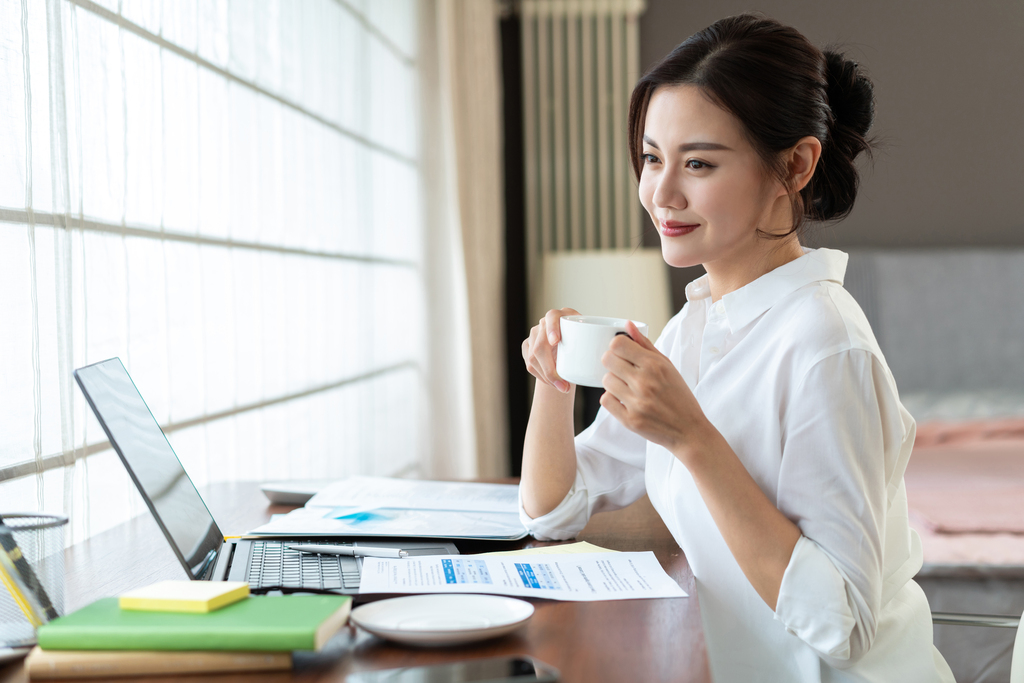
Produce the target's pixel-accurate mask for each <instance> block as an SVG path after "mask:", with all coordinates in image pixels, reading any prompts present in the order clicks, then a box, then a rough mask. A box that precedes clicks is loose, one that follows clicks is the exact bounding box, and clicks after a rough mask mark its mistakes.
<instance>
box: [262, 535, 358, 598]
mask: <svg viewBox="0 0 1024 683" xmlns="http://www.w3.org/2000/svg"><path fill="white" fill-rule="evenodd" d="M294 542H295V541H288V543H294ZM317 543H320V544H323V543H324V541H321V540H318V541H317ZM338 545H341V544H338ZM249 586H250V587H252V588H260V587H262V586H285V587H288V588H319V589H321V590H337V589H342V588H347V589H356V588H359V564H358V563H357V562H356V558H354V557H347V556H344V555H313V554H311V553H300V552H299V551H297V550H290V549H288V548H285V547H284V543H283V542H281V541H253V544H252V562H251V563H250V564H249Z"/></svg>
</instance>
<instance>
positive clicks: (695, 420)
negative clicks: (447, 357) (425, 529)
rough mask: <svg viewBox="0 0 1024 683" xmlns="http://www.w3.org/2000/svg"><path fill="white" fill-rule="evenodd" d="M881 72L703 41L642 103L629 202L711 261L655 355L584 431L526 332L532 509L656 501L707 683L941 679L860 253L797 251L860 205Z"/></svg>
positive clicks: (681, 249)
mask: <svg viewBox="0 0 1024 683" xmlns="http://www.w3.org/2000/svg"><path fill="white" fill-rule="evenodd" d="M872 116H873V96H872V88H871V83H870V82H869V81H868V80H867V78H865V77H864V76H863V75H862V73H861V72H860V70H859V68H858V66H857V64H855V63H853V62H850V61H848V60H846V59H845V58H843V57H842V56H841V55H839V54H836V53H833V52H824V53H823V52H821V51H819V50H818V49H817V48H815V47H814V46H813V45H811V44H810V43H809V42H808V41H807V39H806V38H804V37H803V36H802V35H801V34H800V33H799V32H797V31H796V30H794V29H792V28H789V27H787V26H784V25H782V24H779V23H778V22H775V21H773V20H769V19H765V18H761V17H757V16H752V15H743V16H738V17H731V18H728V19H723V20H721V21H719V22H716V23H715V24H713V25H712V26H710V27H708V28H707V29H705V30H703V31H701V32H699V33H697V34H695V35H694V36H692V37H690V38H689V39H688V40H686V41H685V42H684V43H682V44H681V45H679V47H677V48H676V49H675V50H674V51H673V52H672V53H671V54H669V55H668V56H667V57H666V58H665V59H664V60H663V61H662V62H661V63H660V64H658V65H657V66H655V67H654V68H653V69H651V71H650V72H648V73H647V75H645V76H644V77H643V78H641V79H640V82H639V83H638V84H637V86H636V88H635V89H634V91H633V96H632V101H631V103H630V112H629V128H630V151H631V152H632V161H633V168H634V172H635V173H636V175H637V178H638V180H639V183H640V199H641V202H642V204H643V205H644V208H645V209H646V210H647V212H648V213H649V214H650V216H651V219H652V220H653V222H654V224H655V225H656V226H657V227H658V230H659V233H660V236H661V243H662V253H663V255H664V258H665V260H666V262H668V264H669V265H671V266H675V267H688V266H693V265H696V264H698V263H699V264H703V266H704V268H705V270H706V271H707V274H706V275H705V276H703V277H701V278H699V279H698V280H696V281H694V282H692V283H690V284H689V285H688V286H687V288H686V297H687V304H686V305H685V306H684V307H683V309H682V311H680V312H679V313H678V314H677V315H676V316H675V317H674V318H673V319H672V320H671V321H670V322H669V324H668V325H667V326H666V328H665V331H664V332H663V333H662V335H661V337H660V338H659V340H658V342H657V343H656V344H653V343H651V342H650V340H648V339H646V338H644V337H643V336H642V335H641V334H640V333H639V332H638V331H637V330H636V328H635V327H633V326H632V325H630V326H629V332H630V337H625V336H618V337H616V338H615V341H613V342H612V343H611V345H610V346H609V349H608V351H607V352H606V353H605V355H604V358H603V363H604V365H605V368H606V369H607V374H606V375H605V377H604V381H603V384H604V388H605V393H604V394H603V396H602V397H601V406H602V410H601V411H600V412H599V414H598V417H597V419H596V420H595V422H594V423H593V424H592V425H591V426H590V427H589V428H588V429H587V430H586V431H584V432H583V433H582V434H580V435H579V436H578V437H576V439H575V441H574V439H573V434H572V403H573V387H572V386H571V385H569V384H568V383H567V382H565V381H564V380H562V379H561V378H559V377H558V375H557V373H556V372H555V346H556V344H557V343H558V338H559V327H558V318H559V317H560V316H562V315H569V314H572V313H575V311H572V310H571V309H561V310H556V311H550V312H548V314H547V315H546V316H545V318H544V319H543V320H541V321H540V323H539V324H538V325H537V326H536V327H535V328H533V330H532V331H531V333H530V337H529V339H527V340H526V341H525V342H524V343H523V356H524V359H525V361H526V365H527V368H528V369H529V371H530V372H531V373H532V374H533V375H534V376H535V377H536V378H537V380H538V382H537V389H536V395H535V398H534V403H533V409H532V413H531V415H530V423H529V427H528V430H527V435H526V443H525V447H524V456H523V475H522V485H521V488H520V498H521V506H522V517H523V521H524V523H525V524H526V526H527V527H528V528H529V529H530V530H531V531H532V532H533V534H534V535H535V536H538V537H540V538H570V537H572V536H574V535H575V534H576V533H577V532H578V531H579V530H580V529H582V528H583V526H584V525H585V524H586V522H587V519H588V518H589V516H590V515H591V514H593V513H595V512H599V511H602V510H608V509H615V508H619V507H623V506H625V505H628V504H630V503H632V502H633V501H634V500H636V499H637V498H639V497H641V496H642V495H643V494H644V493H648V494H649V495H650V498H651V502H652V503H653V505H654V507H655V509H657V511H658V513H659V514H660V515H661V517H662V518H663V519H664V521H665V523H666V525H667V526H668V528H669V530H670V531H671V532H672V534H673V536H674V537H675V539H676V540H677V541H678V542H679V545H680V547H682V549H683V551H684V552H685V553H686V557H687V559H688V560H689V563H690V566H691V568H692V569H693V573H694V577H695V579H696V585H697V590H698V592H699V596H700V606H701V613H702V618H703V622H704V628H705V636H706V639H707V647H708V654H709V658H710V661H711V667H712V673H713V674H714V677H715V679H716V680H718V681H754V680H764V681H868V680H872V681H876V680H893V681H896V680H899V681H952V680H953V677H952V674H951V672H950V670H949V667H948V666H947V665H946V663H945V661H944V660H943V659H942V657H941V656H940V655H939V653H938V652H937V651H936V650H935V648H934V646H933V645H932V627H931V617H930V610H929V608H928V602H927V600H926V598H925V596H924V593H923V592H922V591H921V589H920V587H918V586H917V584H916V583H914V581H913V576H914V575H915V574H916V573H917V571H918V569H920V567H921V563H922V555H921V548H920V541H919V539H918V538H917V536H916V534H914V533H913V532H912V531H911V530H910V528H909V526H908V524H907V504H906V492H905V488H904V484H903V472H904V470H905V468H906V465H907V461H908V459H909V457H910V452H911V448H912V446H913V442H914V432H915V425H914V421H913V418H911V416H910V415H909V414H908V413H907V412H906V410H904V408H903V406H902V405H901V404H900V402H899V396H898V394H897V390H896V385H895V382H894V381H893V378H892V375H891V373H890V372H889V369H888V367H887V366H886V363H885V359H884V357H883V356H882V353H881V351H880V350H879V348H878V344H877V342H876V341H875V338H874V335H873V334H872V332H871V329H870V327H869V325H868V323H867V320H866V319H865V317H864V314H863V313H862V311H861V310H860V308H859V307H858V306H857V304H856V302H855V301H854V300H853V299H852V298H851V297H850V296H849V294H847V292H846V291H845V290H844V289H843V288H842V280H843V274H844V271H845V268H846V261H847V257H846V255H845V254H843V253H842V252H838V251H833V250H828V249H818V250H810V249H805V248H803V247H802V246H801V244H800V241H799V235H800V229H801V227H802V225H803V222H804V221H805V220H806V219H810V220H814V221H827V220H834V219H838V218H842V217H844V216H846V215H847V214H848V213H849V212H850V210H851V209H852V207H853V202H854V199H855V197H856V193H857V183H858V175H857V170H856V167H855V166H854V160H855V158H856V157H857V156H858V155H859V154H860V153H861V152H863V151H865V150H866V149H867V147H868V143H867V141H866V139H865V135H866V133H867V131H868V129H869V127H870V125H871V120H872Z"/></svg>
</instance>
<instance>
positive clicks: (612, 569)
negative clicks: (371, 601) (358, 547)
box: [359, 552, 687, 601]
mask: <svg viewBox="0 0 1024 683" xmlns="http://www.w3.org/2000/svg"><path fill="white" fill-rule="evenodd" d="M359 592H360V593H494V594H497V595H512V596H516V597H529V598H547V599H549V600H573V601H596V600H633V599H636V598H685V597H687V595H686V592H685V591H684V590H683V589H682V588H680V587H679V584H677V583H676V582H675V581H673V580H672V578H671V577H670V576H669V575H668V574H666V573H665V570H664V569H662V567H661V564H660V563H659V562H658V559H657V558H656V557H655V556H654V553H652V552H642V553H615V552H604V553H568V554H564V555H558V554H534V555H463V556H455V557H449V556H444V555H427V556H416V557H407V558H404V559H401V560H392V559H383V558H379V557H367V558H364V559H363V573H362V577H361V579H360V584H359Z"/></svg>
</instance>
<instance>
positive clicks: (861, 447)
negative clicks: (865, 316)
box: [775, 349, 906, 668]
mask: <svg viewBox="0 0 1024 683" xmlns="http://www.w3.org/2000/svg"><path fill="white" fill-rule="evenodd" d="M896 406H898V400H897V397H896V390H895V384H894V383H893V381H892V378H891V376H890V375H889V373H888V371H887V370H886V368H885V366H884V365H883V364H882V363H881V362H879V360H878V359H877V358H876V357H875V356H874V355H873V354H872V353H871V352H869V351H866V350H862V349H850V350H845V351H841V352H838V353H833V354H831V355H826V356H825V357H824V358H822V359H821V360H818V361H817V362H815V363H814V364H813V365H812V366H811V367H810V369H809V371H808V372H807V374H806V375H805V377H804V379H803V381H802V383H801V384H800V386H799V388H798V389H797V391H795V392H794V393H793V394H792V399H791V403H790V405H789V406H788V407H787V410H786V414H785V417H784V420H783V424H784V427H785V429H784V437H783V456H782V465H781V469H780V474H779V487H778V501H777V503H778V507H779V509H780V510H781V511H782V512H783V513H784V514H785V515H786V516H787V517H789V518H790V519H791V520H793V521H794V522H795V523H796V524H797V526H799V528H800V531H801V533H802V534H803V536H802V538H801V539H800V540H799V542H798V543H797V545H796V547H795V548H794V550H793V554H792V556H791V558H790V561H789V565H788V566H787V568H786V571H785V573H784V576H783V578H782V585H781V587H780V590H779V598H778V602H777V603H776V611H775V618H776V619H778V620H779V621H781V622H782V623H783V625H785V627H786V629H787V630H788V631H789V632H790V633H792V634H794V635H796V636H797V637H799V638H800V639H801V640H803V641H804V642H806V643H807V644H808V645H810V646H811V647H812V648H814V649H815V650H817V651H818V653H819V654H820V655H821V656H822V657H823V658H824V659H825V660H826V661H827V662H828V663H829V664H831V665H832V666H835V667H838V668H845V667H848V666H850V665H852V664H853V663H855V662H856V661H857V660H859V659H860V658H861V657H862V656H863V655H864V653H866V652H867V651H868V650H869V649H870V647H871V644H872V642H873V641H874V637H875V632H876V628H877V622H878V614H879V612H880V610H881V601H882V589H883V548H884V545H885V516H886V511H887V508H888V500H887V494H886V491H887V483H888V482H889V481H890V480H891V479H892V477H894V476H895V475H896V469H897V467H898V465H899V463H900V460H901V457H902V456H901V453H902V452H903V442H904V441H905V438H906V432H905V429H904V425H903V422H902V420H901V419H900V411H899V409H898V408H897V407H896ZM903 466H905V461H904V462H903ZM899 475H900V476H902V471H900V472H899Z"/></svg>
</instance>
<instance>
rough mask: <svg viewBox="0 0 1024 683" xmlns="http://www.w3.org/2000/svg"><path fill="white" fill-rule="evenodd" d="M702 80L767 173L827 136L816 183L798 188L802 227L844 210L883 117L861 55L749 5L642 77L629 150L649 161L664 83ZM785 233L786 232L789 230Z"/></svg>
mask: <svg viewBox="0 0 1024 683" xmlns="http://www.w3.org/2000/svg"><path fill="white" fill-rule="evenodd" d="M673 85H695V86H697V87H699V88H700V89H701V91H702V92H703V93H704V95H705V96H706V97H707V98H708V99H709V100H710V101H712V102H713V103H715V104H716V105H718V106H719V107H721V108H722V109H724V110H726V111H728V112H730V113H731V114H733V115H734V116H736V118H738V119H739V120H740V122H741V123H742V124H743V127H744V130H745V133H746V135H747V139H748V140H749V141H750V143H751V144H752V145H753V147H754V149H755V151H756V152H757V154H758V156H759V157H760V158H761V160H762V162H763V163H764V165H765V169H766V170H767V172H768V173H770V174H772V175H774V176H775V177H776V178H778V179H779V180H781V181H783V182H786V179H787V176H788V169H787V168H786V167H785V163H784V161H783V159H782V152H784V151H785V150H788V149H790V148H792V147H793V146H794V145H796V143H797V142H798V141H799V140H800V139H801V138H803V137H805V136H808V135H810V136H813V137H816V138H818V140H820V141H821V158H820V159H819V161H818V166H817V169H816V170H815V172H814V175H813V176H812V178H811V180H810V182H809V183H807V185H806V186H805V187H804V188H803V189H802V190H801V191H800V192H799V194H797V193H792V192H791V193H790V197H791V201H792V203H793V216H794V225H793V228H792V230H790V231H789V232H788V233H785V234H787V235H788V234H792V233H793V232H795V231H797V230H798V229H799V228H800V227H801V226H802V225H803V221H804V220H805V219H810V220H814V221H828V220H838V219H841V218H845V217H846V216H847V215H848V214H849V213H850V211H851V210H852V209H853V202H854V200H855V199H856V197H857V186H858V183H859V175H858V173H857V168H856V166H855V165H854V160H855V159H856V157H857V155H858V154H860V153H861V152H863V151H866V150H869V148H870V142H869V141H868V140H867V139H866V137H865V135H866V134H867V132H868V129H869V128H870V127H871V121H872V119H873V118H874V96H873V94H872V86H871V81H869V80H868V79H867V77H865V76H864V74H863V73H862V72H861V70H860V68H859V67H858V65H857V64H856V63H855V62H851V61H849V60H847V59H846V58H845V57H843V55H841V54H839V53H837V52H834V51H829V50H826V51H824V52H823V51H821V50H819V49H818V48H816V47H815V46H814V45H812V44H811V43H810V42H809V41H808V40H807V38H805V37H804V36H803V34H801V33H800V32H799V31H797V30H796V29H794V28H791V27H789V26H786V25H784V24H781V23H779V22H777V21H775V20H774V19H768V18H765V17H761V16H758V15H755V14H742V15H739V16H735V17H728V18H726V19H721V20H719V21H716V22H715V23H714V24H712V25H711V26H708V27H707V28H706V29H704V30H703V31H699V32H698V33H695V34H693V35H692V36H690V37H689V38H687V39H686V40H685V41H683V42H682V43H680V44H679V46H678V47H676V48H675V49H674V50H673V51H672V52H671V53H670V54H669V55H668V56H667V57H665V58H664V59H663V60H661V62H659V63H658V64H656V65H655V66H653V67H652V68H651V69H650V70H649V71H648V72H647V73H646V74H645V75H644V76H643V77H642V78H641V79H640V80H639V81H638V82H637V84H636V87H635V88H634V89H633V94H632V96H631V98H630V102H629V151H630V160H631V162H632V164H633V173H634V174H635V175H636V177H637V179H638V180H639V178H640V172H641V170H642V168H643V165H642V159H641V154H642V150H643V135H644V125H645V121H646V118H647V105H648V103H649V102H650V100H651V96H652V95H653V94H654V91H655V90H656V89H657V88H659V87H662V86H673ZM782 236H784V235H782Z"/></svg>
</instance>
